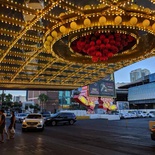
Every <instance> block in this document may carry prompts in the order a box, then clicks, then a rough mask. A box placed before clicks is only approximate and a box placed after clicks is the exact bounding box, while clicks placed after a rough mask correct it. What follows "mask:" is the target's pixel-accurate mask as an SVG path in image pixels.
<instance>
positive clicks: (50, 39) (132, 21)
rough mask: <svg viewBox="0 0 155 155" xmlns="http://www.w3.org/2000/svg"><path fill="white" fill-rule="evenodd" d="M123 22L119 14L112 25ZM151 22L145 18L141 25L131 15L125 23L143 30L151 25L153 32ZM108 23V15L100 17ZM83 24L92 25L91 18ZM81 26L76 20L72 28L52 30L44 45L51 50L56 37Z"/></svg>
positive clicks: (152, 28) (104, 22) (61, 27)
mask: <svg viewBox="0 0 155 155" xmlns="http://www.w3.org/2000/svg"><path fill="white" fill-rule="evenodd" d="M122 22H123V19H122V17H121V16H117V17H115V19H114V21H113V24H112V25H114V26H117V25H120V24H121V23H122ZM150 23H151V22H150V20H148V19H144V20H143V22H142V23H141V26H139V24H138V18H137V17H131V18H130V20H129V23H126V24H125V25H126V26H127V25H129V26H133V27H136V26H137V27H139V29H142V30H144V29H146V28H148V27H149V28H148V29H150V31H152V33H155V23H154V24H153V25H152V26H150ZM107 24H108V21H107V19H106V17H104V16H102V17H100V18H99V25H107ZM137 24H138V25H137ZM83 25H84V27H90V26H91V25H92V23H91V20H90V19H88V18H86V19H84V21H83ZM79 28H80V26H78V25H77V23H76V22H74V21H73V22H71V23H70V29H68V28H66V27H65V26H64V25H62V26H60V27H59V31H60V33H59V32H57V31H56V30H54V31H52V32H51V35H49V36H47V37H46V41H45V42H44V47H45V48H46V49H47V50H49V49H50V48H51V47H50V46H51V43H52V42H53V41H56V38H57V37H58V35H62V36H63V35H64V34H68V35H69V32H70V31H75V30H77V29H79ZM60 38H61V37H60Z"/></svg>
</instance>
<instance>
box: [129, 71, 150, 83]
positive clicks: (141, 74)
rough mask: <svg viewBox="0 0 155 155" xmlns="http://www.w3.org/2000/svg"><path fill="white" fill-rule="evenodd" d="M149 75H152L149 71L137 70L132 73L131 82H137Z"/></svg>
mask: <svg viewBox="0 0 155 155" xmlns="http://www.w3.org/2000/svg"><path fill="white" fill-rule="evenodd" d="M149 74H150V71H149V70H148V69H141V68H138V69H135V70H133V71H131V72H130V81H131V82H135V81H137V80H139V79H140V78H143V77H144V76H146V75H149Z"/></svg>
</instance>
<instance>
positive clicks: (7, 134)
mask: <svg viewBox="0 0 155 155" xmlns="http://www.w3.org/2000/svg"><path fill="white" fill-rule="evenodd" d="M4 116H5V118H6V113H4ZM6 124H7V122H6V119H5V128H4V134H5V135H6V136H7V140H9V139H10V138H9V133H8V131H7V126H6Z"/></svg>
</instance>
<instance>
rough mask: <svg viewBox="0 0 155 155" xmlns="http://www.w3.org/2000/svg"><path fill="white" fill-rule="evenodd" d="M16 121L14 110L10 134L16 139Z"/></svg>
mask: <svg viewBox="0 0 155 155" xmlns="http://www.w3.org/2000/svg"><path fill="white" fill-rule="evenodd" d="M15 122H16V117H15V113H14V111H12V115H11V118H10V125H9V134H10V138H11V139H14V135H15Z"/></svg>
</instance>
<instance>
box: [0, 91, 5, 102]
mask: <svg viewBox="0 0 155 155" xmlns="http://www.w3.org/2000/svg"><path fill="white" fill-rule="evenodd" d="M5 97H6V94H5V93H4V92H2V94H0V100H1V101H2V103H3V102H4V101H5Z"/></svg>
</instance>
